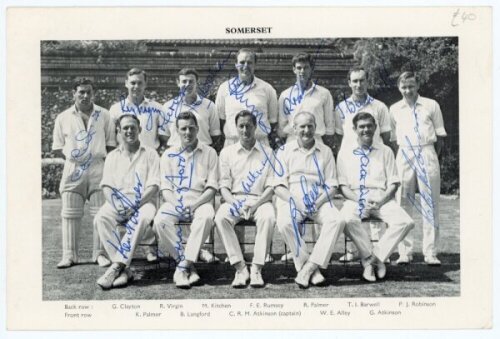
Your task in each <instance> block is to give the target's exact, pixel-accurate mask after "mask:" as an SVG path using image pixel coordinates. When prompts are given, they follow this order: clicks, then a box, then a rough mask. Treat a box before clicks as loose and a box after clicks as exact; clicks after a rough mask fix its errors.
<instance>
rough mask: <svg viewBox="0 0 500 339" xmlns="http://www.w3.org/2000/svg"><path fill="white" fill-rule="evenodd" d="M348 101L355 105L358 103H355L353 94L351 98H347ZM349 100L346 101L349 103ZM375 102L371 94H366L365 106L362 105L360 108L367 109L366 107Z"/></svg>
mask: <svg viewBox="0 0 500 339" xmlns="http://www.w3.org/2000/svg"><path fill="white" fill-rule="evenodd" d="M347 100H349V101H352V102H353V103H355V102H356V101H354V99H353V97H352V94H351V96H350V97H349V98H347ZM347 100H346V101H347ZM373 100H375V99H373V98H372V97H371V96H370V94H369V93H366V100H365V102H363V104H362V105H361V106H359V108H361V107H365V106H367V105H369V104H370V103H372V102H373ZM356 107H357V106H356Z"/></svg>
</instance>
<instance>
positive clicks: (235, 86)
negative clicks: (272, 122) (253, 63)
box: [228, 77, 271, 134]
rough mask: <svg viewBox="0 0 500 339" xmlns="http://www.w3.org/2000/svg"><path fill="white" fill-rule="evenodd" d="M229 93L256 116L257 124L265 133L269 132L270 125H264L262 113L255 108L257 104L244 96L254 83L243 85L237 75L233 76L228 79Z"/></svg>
mask: <svg viewBox="0 0 500 339" xmlns="http://www.w3.org/2000/svg"><path fill="white" fill-rule="evenodd" d="M228 87H229V95H231V96H233V97H234V98H235V99H236V100H238V101H239V102H240V103H242V104H243V105H245V107H246V109H247V110H249V111H250V113H252V114H253V115H255V117H256V118H257V125H259V127H260V129H261V130H262V131H263V132H264V133H266V134H269V133H271V127H270V126H268V125H266V123H265V122H264V121H263V118H264V113H263V112H261V111H259V110H258V109H257V106H255V105H254V104H251V103H249V102H248V101H249V98H245V94H246V93H247V92H249V91H250V90H251V89H253V88H254V87H255V86H254V84H249V85H245V84H244V83H243V82H242V81H241V80H240V78H239V77H234V78H232V79H230V80H229V81H228Z"/></svg>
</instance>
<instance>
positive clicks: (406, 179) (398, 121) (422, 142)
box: [390, 72, 446, 266]
mask: <svg viewBox="0 0 500 339" xmlns="http://www.w3.org/2000/svg"><path fill="white" fill-rule="evenodd" d="M418 87H419V83H418V78H417V76H416V74H415V73H413V72H404V73H402V74H401V75H400V76H399V78H398V88H399V91H400V92H401V95H402V96H403V99H402V100H400V101H398V102H396V103H395V104H394V105H392V106H391V108H390V114H391V122H392V126H393V132H394V133H393V134H392V135H391V139H392V140H393V141H396V142H397V145H398V147H399V149H398V151H397V156H396V165H397V168H398V173H399V176H400V179H401V188H400V189H399V190H398V192H397V195H396V197H397V199H398V201H399V202H400V204H401V205H402V206H403V208H404V209H405V210H406V211H407V212H408V213H409V214H410V215H411V213H412V212H413V208H414V207H416V209H417V211H418V212H419V213H420V214H421V215H422V219H423V226H422V227H423V241H422V251H423V253H424V261H425V262H426V263H427V264H428V265H431V266H437V265H441V261H440V260H439V259H438V258H437V254H438V248H439V247H438V242H439V195H440V189H441V177H440V169H439V160H438V157H439V154H440V153H441V149H442V147H443V142H444V137H446V130H445V129H444V123H443V115H442V113H441V109H440V107H439V104H438V103H437V102H436V101H435V100H432V99H429V98H424V97H421V96H420V95H419V94H418ZM417 186H418V191H419V194H420V202H417V200H416V199H415V190H416V187H417ZM398 249H399V261H400V262H402V263H408V262H409V261H411V260H412V250H413V237H412V234H409V235H408V236H407V237H406V238H405V239H404V240H403V241H402V242H401V243H400V245H399V247H398Z"/></svg>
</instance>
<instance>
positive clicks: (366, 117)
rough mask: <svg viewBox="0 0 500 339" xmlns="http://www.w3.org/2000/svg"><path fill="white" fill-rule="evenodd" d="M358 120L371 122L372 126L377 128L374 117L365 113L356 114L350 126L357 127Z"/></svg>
mask: <svg viewBox="0 0 500 339" xmlns="http://www.w3.org/2000/svg"><path fill="white" fill-rule="evenodd" d="M360 120H371V122H373V125H375V126H377V122H376V121H375V117H374V116H373V115H371V114H370V113H367V112H358V113H356V115H355V116H354V117H353V118H352V125H353V126H354V128H357V127H358V121H360Z"/></svg>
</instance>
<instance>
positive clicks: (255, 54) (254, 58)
mask: <svg viewBox="0 0 500 339" xmlns="http://www.w3.org/2000/svg"><path fill="white" fill-rule="evenodd" d="M241 53H248V54H250V55H251V56H253V63H254V64H256V63H257V53H255V51H254V50H253V49H250V48H241V49H240V50H239V51H238V53H236V60H238V56H239V55H240V54H241Z"/></svg>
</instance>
